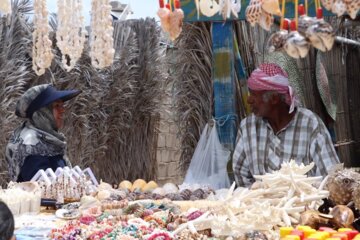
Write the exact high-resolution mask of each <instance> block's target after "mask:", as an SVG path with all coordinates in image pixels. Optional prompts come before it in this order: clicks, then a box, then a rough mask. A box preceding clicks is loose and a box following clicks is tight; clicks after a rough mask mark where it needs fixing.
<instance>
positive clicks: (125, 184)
mask: <svg viewBox="0 0 360 240" xmlns="http://www.w3.org/2000/svg"><path fill="white" fill-rule="evenodd" d="M131 187H132V183H131V182H130V181H127V180H124V181H122V182H120V183H119V189H128V190H131Z"/></svg>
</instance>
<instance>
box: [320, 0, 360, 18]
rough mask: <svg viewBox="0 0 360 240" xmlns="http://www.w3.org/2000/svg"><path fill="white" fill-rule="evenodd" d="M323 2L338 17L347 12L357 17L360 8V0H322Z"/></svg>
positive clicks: (352, 16)
mask: <svg viewBox="0 0 360 240" xmlns="http://www.w3.org/2000/svg"><path fill="white" fill-rule="evenodd" d="M321 3H322V4H323V6H324V7H325V8H326V9H327V10H329V11H331V12H333V13H334V14H336V15H337V16H338V17H340V16H342V15H344V14H345V12H347V13H348V14H349V15H350V17H351V18H352V19H355V18H356V15H357V13H358V11H359V10H360V0H321Z"/></svg>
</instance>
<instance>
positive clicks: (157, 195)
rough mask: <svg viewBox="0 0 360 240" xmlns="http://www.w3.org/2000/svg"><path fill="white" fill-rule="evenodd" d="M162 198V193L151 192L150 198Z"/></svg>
mask: <svg viewBox="0 0 360 240" xmlns="http://www.w3.org/2000/svg"><path fill="white" fill-rule="evenodd" d="M163 198H164V195H160V194H157V193H152V194H151V199H154V200H159V199H163Z"/></svg>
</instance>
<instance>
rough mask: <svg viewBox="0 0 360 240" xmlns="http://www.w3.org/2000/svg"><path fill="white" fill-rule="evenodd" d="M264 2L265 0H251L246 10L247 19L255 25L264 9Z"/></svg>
mask: <svg viewBox="0 0 360 240" xmlns="http://www.w3.org/2000/svg"><path fill="white" fill-rule="evenodd" d="M262 2H263V0H250V3H249V5H248V6H247V8H246V10H245V15H246V20H247V21H248V22H249V23H250V25H251V26H253V27H254V26H255V24H256V23H258V22H259V20H260V17H261V13H262V11H263V10H262V8H261V5H262Z"/></svg>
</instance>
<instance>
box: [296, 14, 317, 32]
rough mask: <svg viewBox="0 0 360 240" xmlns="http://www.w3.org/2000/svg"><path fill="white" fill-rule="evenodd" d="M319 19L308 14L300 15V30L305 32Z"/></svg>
mask: <svg viewBox="0 0 360 240" xmlns="http://www.w3.org/2000/svg"><path fill="white" fill-rule="evenodd" d="M317 21H319V20H318V19H317V18H315V17H309V16H306V15H302V16H300V17H299V23H298V29H297V30H298V32H299V33H301V34H305V32H306V30H307V29H308V28H309V27H310V26H311V25H313V24H316V22H317Z"/></svg>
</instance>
